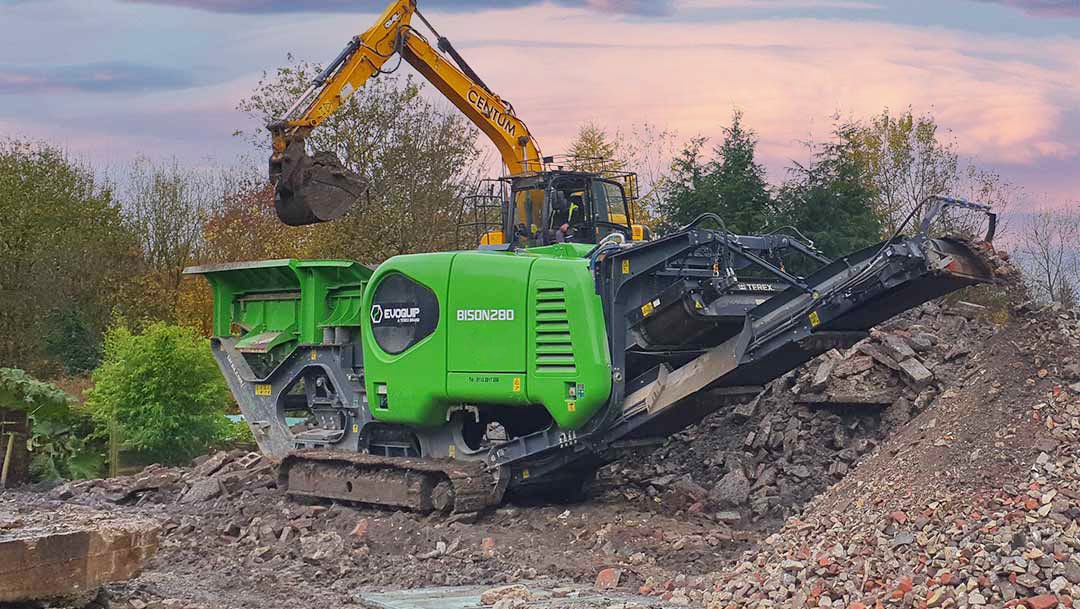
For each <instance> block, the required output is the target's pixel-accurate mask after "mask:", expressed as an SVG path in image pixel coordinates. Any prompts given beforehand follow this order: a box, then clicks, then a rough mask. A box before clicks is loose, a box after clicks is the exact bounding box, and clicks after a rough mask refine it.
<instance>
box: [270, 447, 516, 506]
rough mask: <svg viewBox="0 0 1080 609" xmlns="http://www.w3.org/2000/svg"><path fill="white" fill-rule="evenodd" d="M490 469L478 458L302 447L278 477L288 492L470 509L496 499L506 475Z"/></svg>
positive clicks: (286, 461)
mask: <svg viewBox="0 0 1080 609" xmlns="http://www.w3.org/2000/svg"><path fill="white" fill-rule="evenodd" d="M496 472H497V470H488V469H487V468H485V466H484V464H483V463H481V462H471V461H455V460H451V459H422V458H410V457H383V456H379V455H368V454H362V453H347V452H343V451H331V450H303V451H295V452H292V453H289V455H288V456H287V457H285V459H284V460H282V462H281V466H280V468H279V470H278V478H279V482H280V483H281V484H282V485H283V486H284V487H285V489H286V492H287V493H288V494H290V495H294V496H302V497H317V498H327V499H341V500H345V501H355V502H357V503H369V504H374V505H383V506H394V507H400V508H406V509H410V510H414V511H418V512H430V511H433V510H437V511H442V512H451V511H453V512H475V511H478V510H482V509H484V508H486V507H489V506H492V505H497V504H498V503H499V502H501V501H502V495H503V492H504V491H505V489H506V482H507V477H506V476H502V477H500V476H498V475H497V473H496Z"/></svg>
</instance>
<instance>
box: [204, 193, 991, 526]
mask: <svg viewBox="0 0 1080 609" xmlns="http://www.w3.org/2000/svg"><path fill="white" fill-rule="evenodd" d="M940 207H941V205H938V206H936V207H935V213H936V211H937V210H938V208H940ZM703 226H704V224H703V223H697V224H693V225H690V226H687V227H685V228H684V229H682V230H680V231H678V232H675V233H674V234H670V235H667V236H665V237H662V238H658V239H655V240H652V241H638V242H630V241H627V240H625V239H621V238H618V236H617V235H616V236H614V237H615V238H611V237H609V238H607V239H604V240H603V241H602V242H601V243H600V244H598V245H590V244H575V243H560V244H555V245H548V246H542V247H530V248H515V247H513V246H510V245H503V246H490V247H486V248H482V249H480V250H476V251H460V252H446V253H429V254H417V255H407V256H397V257H394V258H391V259H389V260H387V261H386V262H385V263H383V264H382V265H380V266H379V267H378V268H376V269H374V270H371V269H369V268H368V267H366V266H363V265H361V264H358V263H356V262H350V261H338V260H271V261H263V262H254V263H242V264H228V265H214V266H206V267H199V268H193V269H189V270H188V272H189V273H193V274H200V275H203V276H205V277H206V278H207V279H208V280H209V282H210V284H211V285H212V287H213V291H214V321H213V328H214V331H213V334H214V337H213V339H212V346H213V350H214V355H215V357H216V358H217V361H218V363H219V365H220V367H221V370H222V371H223V373H224V375H225V377H226V379H227V380H228V383H229V386H230V388H231V390H232V393H233V395H234V396H235V398H236V400H237V402H238V403H239V405H240V408H241V410H242V412H243V414H244V417H245V419H246V421H247V422H248V424H249V425H250V427H251V430H252V432H253V434H254V436H255V439H256V440H257V442H258V444H259V446H260V448H261V450H262V451H263V452H264V453H265V454H266V455H268V456H270V457H271V458H273V459H275V460H277V461H279V462H280V476H281V480H282V483H283V484H284V485H286V486H287V489H288V492H289V493H290V494H293V495H301V496H313V497H323V498H332V499H338V500H347V501H355V502H362V503H370V504H379V505H386V506H396V507H402V508H409V509H413V510H421V511H427V510H444V511H451V510H454V511H459V512H460V511H475V510H479V509H482V508H484V507H486V506H491V505H496V504H498V503H500V502H501V501H502V500H503V498H504V496H505V495H506V494H507V493H508V492H511V493H532V492H552V493H556V494H558V495H559V496H563V497H566V496H571V495H573V494H575V493H577V492H579V491H580V490H581V489H582V487H583V485H584V484H586V483H587V482H588V480H589V479H590V478H591V477H592V476H593V474H594V473H595V471H596V469H597V468H598V467H600V466H601V465H603V464H605V463H608V462H610V461H612V460H613V459H615V458H617V456H618V454H619V453H620V451H621V450H623V449H626V448H630V447H639V446H642V445H648V444H650V443H656V442H658V441H663V440H664V439H665V438H666V437H668V436H669V435H671V434H672V433H675V432H677V431H679V430H681V429H683V428H685V427H687V426H688V425H692V424H694V423H695V422H698V421H700V420H701V419H702V418H703V417H705V416H706V415H708V414H710V413H711V412H714V411H715V410H717V409H719V408H723V407H725V406H727V405H731V404H734V403H738V402H742V401H746V400H750V399H752V398H753V397H754V396H755V395H757V394H758V393H759V392H760V391H761V390H762V388H763V385H765V384H766V383H768V382H769V381H770V380H772V379H775V378H777V377H779V376H781V375H782V374H784V373H786V372H787V371H789V370H792V369H794V368H796V367H798V366H799V365H801V364H803V363H804V362H806V361H807V360H809V359H811V358H813V357H815V356H817V355H819V354H821V353H823V352H825V351H827V350H829V349H832V348H844V347H847V346H850V345H852V344H854V343H855V342H857V341H858V340H860V339H862V338H863V337H865V336H867V333H868V330H869V329H870V328H871V327H872V326H874V325H875V324H877V323H879V322H882V321H884V320H886V319H889V318H890V317H892V316H894V315H896V314H898V313H901V312H903V311H905V310H907V309H910V308H911V307H914V306H916V305H918V304H920V303H923V302H926V301H928V300H931V299H933V298H936V297H939V296H942V295H944V294H947V293H949V292H952V291H954V290H957V289H960V288H962V287H965V286H969V285H973V284H977V283H986V282H992V281H993V266H992V264H991V261H990V258H989V256H988V255H987V254H988V252H991V251H992V249H991V248H990V246H989V243H988V241H989V239H987V241H986V242H970V241H965V240H960V239H952V238H931V237H930V236H929V233H928V230H927V229H928V226H929V224H928V222H926V223H924V224H923V227H922V230H920V231H919V232H918V233H917V234H915V235H914V236H911V237H896V238H894V239H891V240H889V241H886V242H884V243H881V244H878V245H875V246H873V247H869V248H866V249H863V250H861V251H858V252H855V253H852V254H850V255H848V256H844V257H842V258H839V259H836V260H831V261H830V260H827V259H825V258H823V257H821V256H820V255H819V254H817V253H816V252H815V251H814V250H813V249H812V248H810V247H808V246H807V245H806V244H804V243H802V242H801V241H800V240H798V239H796V238H794V237H791V236H787V235H777V234H774V235H765V236H739V235H734V234H731V233H729V232H726V231H725V230H722V229H709V228H703ZM792 252H797V253H799V254H801V255H802V258H803V259H804V260H811V261H813V262H814V263H815V265H816V266H817V267H818V268H816V270H812V271H807V272H806V274H805V276H800V275H798V274H795V273H793V272H788V271H787V270H785V268H784V265H783V264H782V263H781V260H782V259H783V257H784V255H785V254H789V253H792Z"/></svg>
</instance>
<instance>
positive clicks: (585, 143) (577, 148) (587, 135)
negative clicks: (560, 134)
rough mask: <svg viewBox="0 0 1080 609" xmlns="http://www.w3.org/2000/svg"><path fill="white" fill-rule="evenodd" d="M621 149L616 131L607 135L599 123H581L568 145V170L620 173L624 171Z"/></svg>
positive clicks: (620, 139) (620, 137)
mask: <svg viewBox="0 0 1080 609" xmlns="http://www.w3.org/2000/svg"><path fill="white" fill-rule="evenodd" d="M622 147H623V141H622V134H621V133H619V132H618V131H616V132H615V133H614V134H611V135H609V134H608V132H607V130H606V129H604V128H603V127H602V126H600V124H599V123H596V122H594V121H588V122H586V123H583V124H582V125H581V126H580V127H578V132H577V136H576V137H575V138H574V141H573V142H571V143H570V150H569V152H568V154H569V156H570V168H571V169H576V170H578V171H593V172H601V171H605V170H611V171H622V170H624V169H626V159H625V158H624V157H623V156H622V154H621V152H622V151H621V149H622Z"/></svg>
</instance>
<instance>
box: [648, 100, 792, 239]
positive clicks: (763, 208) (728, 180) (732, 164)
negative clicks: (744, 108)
mask: <svg viewBox="0 0 1080 609" xmlns="http://www.w3.org/2000/svg"><path fill="white" fill-rule="evenodd" d="M742 121H743V115H742V112H740V111H738V110H736V111H735V113H734V114H733V115H732V120H731V126H730V127H728V128H726V129H725V130H724V140H723V142H721V143H720V145H719V146H717V147H716V148H714V150H713V158H712V159H711V160H705V158H704V155H703V153H702V150H703V148H704V146H705V142H706V141H707V140H706V139H705V138H702V137H697V138H694V139H691V140H690V142H689V143H688V144H687V145H686V147H685V148H683V150H682V151H681V152H680V153H679V154H678V155H676V157H675V159H674V161H673V162H672V171H671V179H670V181H669V183H668V187H667V189H666V194H665V197H664V202H663V204H662V205H661V206H660V211H661V214H662V215H663V216H664V218H665V220H666V223H665V226H666V228H668V229H671V228H674V227H678V226H683V225H685V224H687V223H688V222H690V221H691V220H693V219H694V218H696V217H697V216H699V215H700V214H702V213H706V212H711V213H715V214H717V215H719V216H720V217H721V219H723V221H724V224H725V226H726V227H727V229H728V230H730V231H732V232H736V233H743V234H746V233H756V232H760V231H761V230H762V229H763V228H765V226H766V225H767V224H769V223H770V222H771V220H772V218H773V216H774V209H773V203H772V197H771V196H770V194H769V186H768V183H767V181H766V177H765V168H764V167H762V166H761V164H759V163H758V162H757V159H756V157H755V148H756V147H757V136H756V135H755V134H754V132H753V131H751V130H749V129H747V128H745V127H744V126H743V122H742Z"/></svg>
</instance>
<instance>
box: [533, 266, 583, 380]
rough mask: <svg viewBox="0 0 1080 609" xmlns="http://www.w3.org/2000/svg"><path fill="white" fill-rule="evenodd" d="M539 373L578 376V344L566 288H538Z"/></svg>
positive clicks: (537, 365) (537, 358)
mask: <svg viewBox="0 0 1080 609" xmlns="http://www.w3.org/2000/svg"><path fill="white" fill-rule="evenodd" d="M535 306H536V308H535V312H536V317H535V319H536V371H537V372H548V373H559V374H574V373H575V372H577V367H576V366H575V365H574V344H573V341H572V340H571V337H570V320H569V319H568V318H567V314H566V293H565V291H564V289H563V288H562V287H544V286H538V287H537V288H536V301H535Z"/></svg>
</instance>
